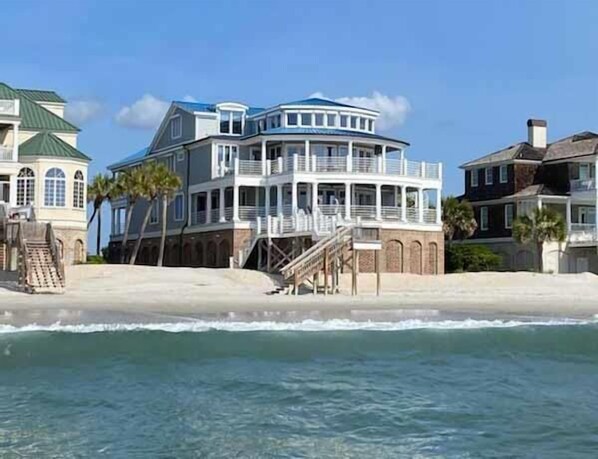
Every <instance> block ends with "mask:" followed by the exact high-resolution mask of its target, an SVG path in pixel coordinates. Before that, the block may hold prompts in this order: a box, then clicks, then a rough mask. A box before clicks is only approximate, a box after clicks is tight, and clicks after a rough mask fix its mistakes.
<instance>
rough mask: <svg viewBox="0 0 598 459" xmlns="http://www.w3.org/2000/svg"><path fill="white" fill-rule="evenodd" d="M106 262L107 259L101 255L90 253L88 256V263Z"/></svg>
mask: <svg viewBox="0 0 598 459" xmlns="http://www.w3.org/2000/svg"><path fill="white" fill-rule="evenodd" d="M104 263H106V260H105V259H104V257H103V256H101V255H88V256H87V264H88V265H103V264H104Z"/></svg>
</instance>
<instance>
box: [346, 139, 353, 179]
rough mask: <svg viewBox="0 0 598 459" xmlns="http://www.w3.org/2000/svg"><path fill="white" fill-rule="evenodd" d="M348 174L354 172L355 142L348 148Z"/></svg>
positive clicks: (351, 142)
mask: <svg viewBox="0 0 598 459" xmlns="http://www.w3.org/2000/svg"><path fill="white" fill-rule="evenodd" d="M347 172H353V141H350V142H349V146H348V147H347Z"/></svg>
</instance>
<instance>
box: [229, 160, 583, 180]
mask: <svg viewBox="0 0 598 459" xmlns="http://www.w3.org/2000/svg"><path fill="white" fill-rule="evenodd" d="M265 166H266V167H265V169H264V165H263V164H262V161H260V160H244V159H235V160H234V162H233V163H232V164H231V163H225V162H221V163H220V164H219V165H218V176H219V177H225V176H227V175H232V174H235V175H245V176H248V175H249V176H264V175H266V176H268V175H278V174H286V173H313V172H316V173H318V172H320V173H349V174H381V175H386V176H402V177H413V178H422V179H429V180H440V179H441V175H442V168H441V165H440V163H425V162H420V161H410V160H405V159H403V160H400V159H389V160H386V161H385V162H383V161H382V159H381V157H380V156H377V157H371V158H356V157H353V158H352V159H351V158H349V157H347V156H310V157H309V160H308V159H307V158H306V157H305V156H302V155H293V156H288V157H286V158H285V157H279V158H277V159H272V160H267V161H266V164H265ZM592 186H593V182H592Z"/></svg>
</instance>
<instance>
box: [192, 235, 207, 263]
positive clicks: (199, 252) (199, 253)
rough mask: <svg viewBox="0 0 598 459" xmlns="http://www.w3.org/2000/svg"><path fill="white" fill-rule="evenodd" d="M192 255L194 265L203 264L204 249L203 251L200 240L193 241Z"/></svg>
mask: <svg viewBox="0 0 598 459" xmlns="http://www.w3.org/2000/svg"><path fill="white" fill-rule="evenodd" d="M194 257H195V262H194V264H195V266H203V265H204V263H205V261H204V251H203V244H202V242H201V241H197V242H196V243H195V253H194Z"/></svg>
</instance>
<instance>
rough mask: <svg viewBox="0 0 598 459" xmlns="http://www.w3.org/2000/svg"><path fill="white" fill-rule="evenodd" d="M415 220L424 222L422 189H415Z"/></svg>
mask: <svg viewBox="0 0 598 459" xmlns="http://www.w3.org/2000/svg"><path fill="white" fill-rule="evenodd" d="M417 213H418V215H417V220H418V221H419V222H420V223H423V222H424V189H423V188H418V189H417Z"/></svg>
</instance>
